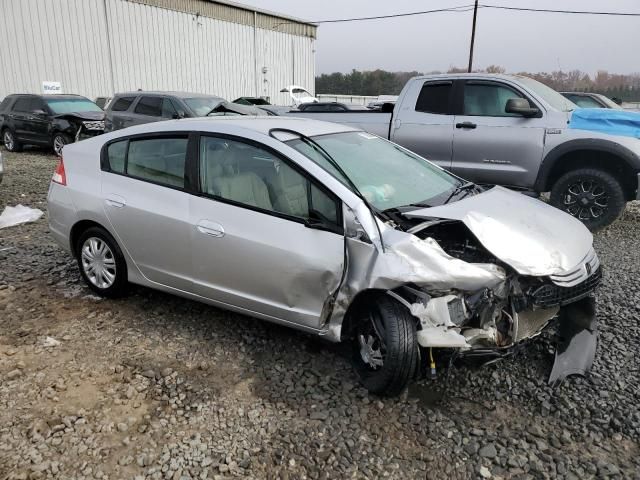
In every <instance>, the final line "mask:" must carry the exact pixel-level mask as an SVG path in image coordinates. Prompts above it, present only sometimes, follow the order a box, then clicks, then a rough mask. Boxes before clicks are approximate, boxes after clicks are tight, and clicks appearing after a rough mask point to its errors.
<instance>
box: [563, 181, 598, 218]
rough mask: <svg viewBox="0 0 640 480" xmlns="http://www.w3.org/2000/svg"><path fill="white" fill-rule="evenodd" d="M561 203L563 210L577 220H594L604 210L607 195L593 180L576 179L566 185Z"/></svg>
mask: <svg viewBox="0 0 640 480" xmlns="http://www.w3.org/2000/svg"><path fill="white" fill-rule="evenodd" d="M563 203H564V208H565V210H566V211H567V212H568V213H569V214H571V215H573V216H574V217H576V218H577V219H578V220H582V221H584V220H594V219H597V218H599V217H601V216H602V215H603V214H604V213H605V212H606V210H607V207H608V206H609V195H608V192H607V189H606V188H605V187H604V186H603V185H602V184H600V183H599V182H597V181H595V180H578V181H576V182H574V183H572V184H571V185H569V187H567V189H566V191H565V193H564V200H563Z"/></svg>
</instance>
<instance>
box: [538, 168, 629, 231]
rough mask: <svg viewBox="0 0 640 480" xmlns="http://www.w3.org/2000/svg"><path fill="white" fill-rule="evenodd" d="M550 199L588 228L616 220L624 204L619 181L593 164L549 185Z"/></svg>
mask: <svg viewBox="0 0 640 480" xmlns="http://www.w3.org/2000/svg"><path fill="white" fill-rule="evenodd" d="M550 201H551V204H552V205H553V206H554V207H556V208H559V209H560V210H564V211H565V212H567V213H569V214H570V215H573V216H574V217H576V218H577V219H578V220H580V221H581V222H582V223H584V224H585V226H586V227H587V228H588V229H589V230H591V231H595V230H599V229H601V228H604V227H606V226H607V225H610V224H611V223H613V222H614V221H616V220H617V218H618V217H619V216H620V215H621V214H622V212H623V211H624V208H625V205H626V201H625V197H624V190H623V188H622V185H621V184H620V181H619V180H618V179H617V178H616V177H614V176H613V175H611V174H610V173H608V172H605V171H603V170H598V169H596V168H580V169H577V170H572V171H570V172H567V173H565V174H564V175H562V176H561V177H560V178H559V179H558V180H557V181H556V182H555V183H554V184H553V187H552V188H551V197H550Z"/></svg>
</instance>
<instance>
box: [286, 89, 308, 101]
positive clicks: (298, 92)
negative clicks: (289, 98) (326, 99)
mask: <svg viewBox="0 0 640 480" xmlns="http://www.w3.org/2000/svg"><path fill="white" fill-rule="evenodd" d="M291 94H292V95H293V97H294V98H296V99H299V98H307V97H312V96H313V95H311V94H310V93H309V92H307V91H306V90H305V89H304V88H292V89H291Z"/></svg>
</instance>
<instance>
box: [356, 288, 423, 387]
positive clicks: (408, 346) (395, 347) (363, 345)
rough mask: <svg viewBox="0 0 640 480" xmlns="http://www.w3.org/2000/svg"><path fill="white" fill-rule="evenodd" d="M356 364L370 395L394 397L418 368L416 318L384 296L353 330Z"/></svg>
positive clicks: (359, 375) (360, 377)
mask: <svg viewBox="0 0 640 480" xmlns="http://www.w3.org/2000/svg"><path fill="white" fill-rule="evenodd" d="M354 334H355V335H354V338H353V340H352V342H353V365H354V369H355V371H356V374H357V375H358V377H359V379H360V382H361V383H362V384H363V385H364V387H365V388H366V389H367V390H369V392H371V393H374V394H377V395H383V396H395V395H398V394H400V393H401V392H402V391H403V390H404V389H405V388H406V387H407V386H408V385H409V383H410V382H411V381H412V380H413V379H414V377H415V375H416V371H417V368H418V363H419V361H418V358H419V357H418V339H417V334H416V319H415V318H414V317H413V316H412V315H411V314H410V313H409V312H408V311H407V309H406V308H405V307H404V306H402V305H400V304H399V303H398V302H396V301H395V300H393V299H391V298H387V297H381V298H379V299H378V300H376V301H375V302H373V304H372V305H371V306H370V307H369V309H368V312H366V313H365V317H364V318H360V319H358V321H357V322H356V324H355V328H354Z"/></svg>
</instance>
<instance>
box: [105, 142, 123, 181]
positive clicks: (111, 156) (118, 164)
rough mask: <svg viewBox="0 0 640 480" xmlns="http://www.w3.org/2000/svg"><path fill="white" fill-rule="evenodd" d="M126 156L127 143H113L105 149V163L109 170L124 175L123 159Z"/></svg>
mask: <svg viewBox="0 0 640 480" xmlns="http://www.w3.org/2000/svg"><path fill="white" fill-rule="evenodd" d="M126 155H127V141H126V140H122V141H120V142H115V143H112V144H110V145H109V146H108V147H107V162H108V165H109V170H110V171H112V172H115V173H124V159H125V157H126Z"/></svg>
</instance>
